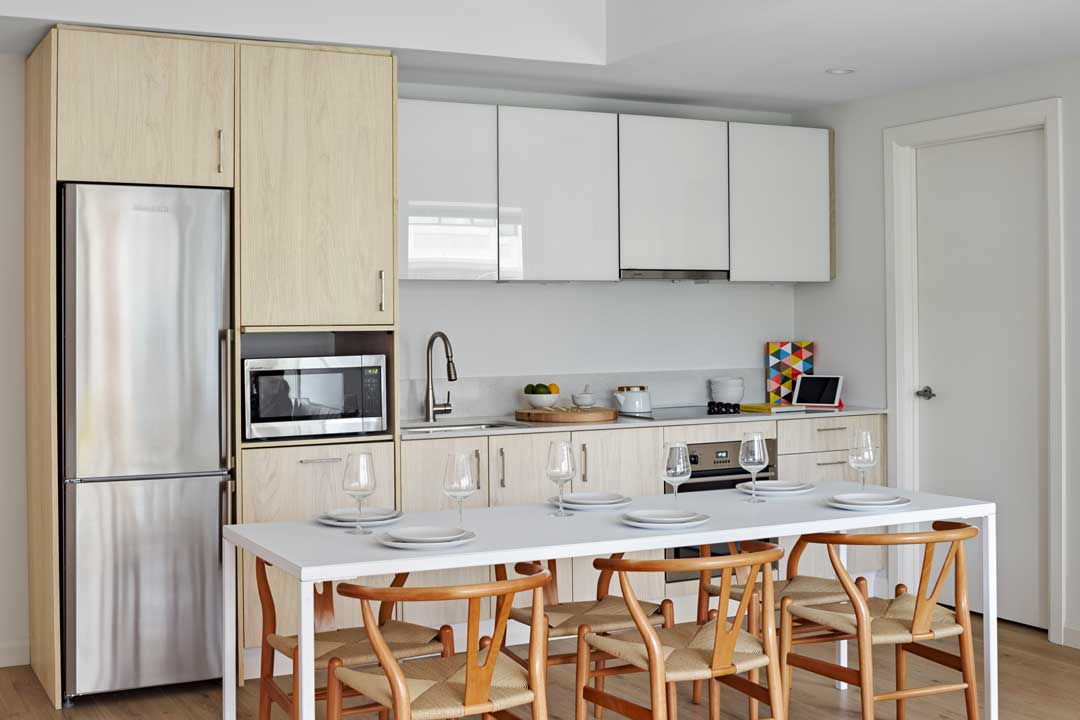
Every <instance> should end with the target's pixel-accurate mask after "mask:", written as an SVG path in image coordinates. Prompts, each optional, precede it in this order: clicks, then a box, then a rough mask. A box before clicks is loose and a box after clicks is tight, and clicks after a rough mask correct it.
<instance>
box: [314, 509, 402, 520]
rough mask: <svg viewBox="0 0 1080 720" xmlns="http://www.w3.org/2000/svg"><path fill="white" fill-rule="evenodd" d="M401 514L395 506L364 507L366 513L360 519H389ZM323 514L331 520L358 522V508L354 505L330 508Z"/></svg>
mask: <svg viewBox="0 0 1080 720" xmlns="http://www.w3.org/2000/svg"><path fill="white" fill-rule="evenodd" d="M400 514H401V513H400V512H398V511H397V510H395V509H394V508H378V507H373V508H364V513H363V514H362V515H361V516H360V520H361V522H368V521H377V520H387V519H389V518H392V517H395V516H397V515H400ZM323 515H324V516H325V517H328V518H330V519H331V520H340V521H341V522H356V508H354V507H344V508H335V509H333V510H328V511H327V512H325V513H323Z"/></svg>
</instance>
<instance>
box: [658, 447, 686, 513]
mask: <svg viewBox="0 0 1080 720" xmlns="http://www.w3.org/2000/svg"><path fill="white" fill-rule="evenodd" d="M690 471H691V467H690V449H689V448H688V447H686V443H684V442H669V443H665V444H664V468H663V479H664V482H666V483H668V484H669V485H671V487H672V488H674V489H675V504H676V505H678V504H679V486H680V485H682V484H683V483H684V482H686V481H687V480H689V479H690Z"/></svg>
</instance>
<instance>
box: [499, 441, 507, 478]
mask: <svg viewBox="0 0 1080 720" xmlns="http://www.w3.org/2000/svg"><path fill="white" fill-rule="evenodd" d="M499 487H506V448H499Z"/></svg>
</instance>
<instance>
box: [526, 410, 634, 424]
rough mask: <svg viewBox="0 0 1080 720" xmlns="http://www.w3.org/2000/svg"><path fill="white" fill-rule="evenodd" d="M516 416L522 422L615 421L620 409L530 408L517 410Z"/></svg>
mask: <svg viewBox="0 0 1080 720" xmlns="http://www.w3.org/2000/svg"><path fill="white" fill-rule="evenodd" d="M514 417H515V418H517V419H518V420H521V421H522V422H549V423H591V422H614V421H615V419H616V418H618V417H619V411H618V410H616V409H615V408H608V407H590V408H579V407H574V408H528V409H525V410H515V411H514Z"/></svg>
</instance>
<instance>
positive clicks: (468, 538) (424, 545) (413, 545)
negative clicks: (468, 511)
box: [375, 531, 476, 550]
mask: <svg viewBox="0 0 1080 720" xmlns="http://www.w3.org/2000/svg"><path fill="white" fill-rule="evenodd" d="M475 539H476V533H474V532H472V531H466V532H465V536H464V537H462V538H460V539H458V540H451V541H450V542H441V543H430V542H398V541H397V540H394V539H393V538H391V537H389V536H388V535H387V533H379V534H378V535H376V536H375V540H376V541H377V542H378V543H379V544H380V545H385V546H387V547H392V548H397V549H398V550H441V549H443V548H452V547H457V546H459V545H464V544H465V543H470V542H472V541H473V540H475Z"/></svg>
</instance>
